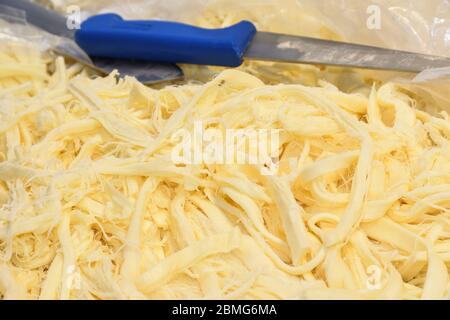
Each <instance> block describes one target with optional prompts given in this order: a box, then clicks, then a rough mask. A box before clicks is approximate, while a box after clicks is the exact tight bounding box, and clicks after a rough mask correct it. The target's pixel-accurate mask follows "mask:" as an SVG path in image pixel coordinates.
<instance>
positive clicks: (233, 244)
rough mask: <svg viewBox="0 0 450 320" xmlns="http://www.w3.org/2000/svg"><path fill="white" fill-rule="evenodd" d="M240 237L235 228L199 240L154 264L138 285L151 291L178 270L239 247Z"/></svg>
mask: <svg viewBox="0 0 450 320" xmlns="http://www.w3.org/2000/svg"><path fill="white" fill-rule="evenodd" d="M240 238H241V236H240V233H239V231H237V230H233V231H231V232H229V233H226V234H217V235H214V236H212V237H211V238H209V239H205V240H198V241H196V242H195V243H193V244H192V245H190V246H188V247H186V248H184V249H182V250H180V251H178V252H177V253H174V254H173V255H171V256H170V257H167V258H166V259H165V260H163V261H161V262H160V263H158V264H157V265H155V266H153V267H152V268H151V269H150V270H148V271H147V272H145V273H144V274H143V275H141V276H140V277H139V279H138V280H137V284H136V285H137V286H138V288H139V289H140V290H142V291H143V292H150V291H152V290H154V289H155V288H156V287H157V286H160V285H162V284H164V282H165V281H168V280H169V279H170V277H172V276H174V275H175V274H176V273H177V272H179V271H181V270H183V269H186V268H189V267H190V266H191V265H193V264H195V263H196V262H197V261H199V260H202V259H204V258H207V257H208V256H211V255H214V254H219V253H228V252H230V251H232V250H235V249H237V248H239V245H240V242H241V239H240Z"/></svg>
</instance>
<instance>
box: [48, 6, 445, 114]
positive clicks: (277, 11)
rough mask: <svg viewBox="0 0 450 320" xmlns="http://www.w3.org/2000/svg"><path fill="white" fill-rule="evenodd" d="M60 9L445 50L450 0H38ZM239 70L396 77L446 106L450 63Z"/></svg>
mask: <svg viewBox="0 0 450 320" xmlns="http://www.w3.org/2000/svg"><path fill="white" fill-rule="evenodd" d="M40 2H43V3H47V4H48V5H51V6H52V7H53V8H55V9H57V10H60V11H63V12H64V11H65V10H66V8H68V7H69V6H71V5H78V6H79V7H80V8H81V10H82V12H83V13H84V15H90V14H95V13H100V12H116V13H119V14H121V15H122V16H124V17H125V18H128V19H133V18H134V19H155V18H156V19H171V20H178V21H183V22H189V23H195V24H197V25H201V26H204V27H220V26H227V25H230V24H232V23H235V22H237V21H239V20H241V19H248V20H251V21H253V22H254V23H255V24H256V25H257V27H258V29H259V30H262V31H272V32H281V33H289V34H297V35H305V36H310V37H317V38H325V39H335V40H343V41H349V42H355V43H362V44H368V45H376V46H383V47H388V48H394V49H400V50H408V51H415V52H421V53H427V54H434V55H442V56H449V54H450V2H449V1H447V0H427V1H415V0H376V1H375V0H325V1H315V0H249V1H240V0H164V1H162V0H126V1H110V0H100V1H95V2H93V1H85V0H41V1H40ZM241 68H242V69H244V70H245V71H247V72H249V73H252V74H254V75H257V76H259V77H260V78H261V79H263V80H264V81H265V82H268V83H302V84H307V85H317V83H318V81H319V80H326V81H329V82H331V83H333V84H335V85H336V86H338V87H339V88H340V89H341V90H345V91H349V92H351V91H367V90H368V84H370V83H372V82H373V81H374V80H376V81H387V80H391V81H392V80H393V79H395V80H396V81H397V80H398V83H399V85H402V86H404V87H405V89H406V90H411V91H413V92H414V93H416V94H417V95H418V96H421V97H423V99H426V101H427V108H428V109H429V110H428V111H434V110H439V109H444V110H446V111H450V94H449V92H450V89H449V88H450V66H449V68H443V69H438V70H428V71H426V72H425V73H423V74H419V75H417V76H416V77H414V75H410V74H405V73H393V72H380V71H373V70H348V69H342V68H334V67H328V68H325V69H324V68H318V67H314V66H306V65H295V64H283V63H282V64H280V63H267V62H246V63H245V64H244V66H243V67H241ZM183 69H184V71H185V73H186V75H187V79H188V80H200V81H204V80H205V79H210V78H211V77H212V76H213V75H215V74H216V72H217V71H218V70H221V69H220V68H211V67H209V68H205V67H198V66H184V68H183Z"/></svg>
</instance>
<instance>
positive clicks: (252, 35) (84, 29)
mask: <svg viewBox="0 0 450 320" xmlns="http://www.w3.org/2000/svg"><path fill="white" fill-rule="evenodd" d="M75 39H76V41H77V43H78V44H79V45H80V46H81V47H82V48H83V49H84V50H85V51H86V52H87V53H89V54H90V55H93V56H103V57H116V58H135V59H145V60H150V61H162V62H168V63H193V64H205V65H216V66H227V67H237V66H239V65H241V64H242V62H243V59H244V58H245V59H251V60H267V61H282V62H297V63H307V64H319V65H335V66H346V67H357V68H369V69H384V70H397V71H407V72H420V71H423V70H425V69H429V68H441V67H447V66H450V59H449V58H446V57H437V56H431V55H424V54H419V53H413V52H406V51H398V50H391V49H385V48H379V47H373V46H365V45H359V44H351V43H344V42H338V41H329V40H321V39H315V38H308V37H300V36H292V35H285V34H278V33H270V32H257V30H256V28H255V26H254V25H253V24H252V23H251V22H249V21H241V22H239V23H237V24H235V25H232V26H230V27H228V28H223V29H203V28H199V27H195V26H191V25H187V24H182V23H178V22H168V21H154V20H153V21H152V20H146V21H144V20H128V21H127V20H124V19H122V18H121V17H120V16H119V15H117V14H102V15H97V16H93V17H91V18H88V19H87V20H86V21H84V22H83V23H82V24H81V28H80V29H79V30H77V31H76V33H75Z"/></svg>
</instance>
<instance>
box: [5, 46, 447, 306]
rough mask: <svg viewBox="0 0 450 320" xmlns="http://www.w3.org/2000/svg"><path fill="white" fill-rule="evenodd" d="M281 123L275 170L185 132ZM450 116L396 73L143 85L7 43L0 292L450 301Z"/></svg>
mask: <svg viewBox="0 0 450 320" xmlns="http://www.w3.org/2000/svg"><path fill="white" fill-rule="evenodd" d="M196 121H202V122H203V123H204V124H206V125H207V126H208V127H210V128H221V129H225V128H226V129H243V128H244V129H245V128H251V129H255V130H256V129H278V130H279V131H280V141H279V148H278V150H277V156H278V166H279V168H278V171H277V172H276V174H273V175H262V174H261V170H260V169H261V168H260V166H258V165H254V164H253V165H252V164H220V163H216V164H215V163H213V164H203V163H201V164H176V163H175V162H174V161H172V151H173V149H174V148H175V147H176V141H174V140H173V139H172V136H173V134H175V133H176V132H177V131H178V130H180V129H186V130H189V131H191V130H192V128H193V127H194V123H195V122H196ZM449 217H450V118H449V116H448V114H446V113H442V114H440V115H436V116H432V115H430V114H428V113H425V112H423V111H420V110H419V109H418V108H416V101H415V100H414V98H413V97H412V96H411V95H410V94H408V92H406V91H404V90H402V89H401V88H400V87H398V86H397V85H395V84H393V83H385V84H381V85H374V86H373V87H372V90H371V92H370V93H368V94H363V93H344V92H341V91H340V90H338V89H337V88H336V87H335V86H333V85H331V84H330V83H328V82H325V81H319V85H318V86H314V87H309V86H303V85H298V84H289V85H287V84H279V85H265V84H264V83H263V82H262V81H261V80H259V79H258V78H256V77H255V76H253V75H250V74H248V73H244V72H242V71H238V70H225V71H223V72H221V73H220V74H218V75H217V76H216V77H215V78H214V79H213V80H212V81H210V82H208V83H205V84H184V85H181V86H167V87H164V88H163V89H158V90H156V89H153V88H149V87H145V86H144V85H142V84H140V83H139V82H137V81H136V80H135V79H134V78H127V77H126V78H124V79H120V80H117V74H115V73H112V74H111V75H109V76H108V77H104V78H103V77H93V76H91V75H90V74H89V73H88V71H86V70H85V69H83V68H82V66H80V65H79V64H73V65H70V66H68V65H66V64H65V61H64V59H63V58H61V57H58V58H56V59H51V58H48V57H47V56H44V55H42V54H41V53H39V51H37V50H34V49H33V48H28V47H25V48H24V47H13V48H3V49H2V50H1V53H0V297H1V298H3V299H186V298H190V299H191V298H194V299H196V298H207V299H334V298H340V299H442V298H448V297H449V288H450V286H449V283H450V282H449V267H450V223H449V222H450V219H449Z"/></svg>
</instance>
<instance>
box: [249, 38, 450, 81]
mask: <svg viewBox="0 0 450 320" xmlns="http://www.w3.org/2000/svg"><path fill="white" fill-rule="evenodd" d="M245 58H247V59H255V60H267V61H282V62H296V63H306V64H319V65H335V66H348V67H356V68H369V69H383V70H396V71H406V72H420V71H423V70H425V69H429V68H441V67H449V66H450V58H446V57H436V56H430V55H424V54H419V53H412V52H405V51H398V50H391V49H385V48H379V47H372V46H365V45H358V44H351V43H345V42H338V41H330V40H322V39H315V38H308V37H300V36H291V35H285V34H278V33H270V32H258V33H257V34H256V35H255V37H254V38H253V41H252V43H251V44H250V46H249V47H248V49H247V51H246V52H245Z"/></svg>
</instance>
